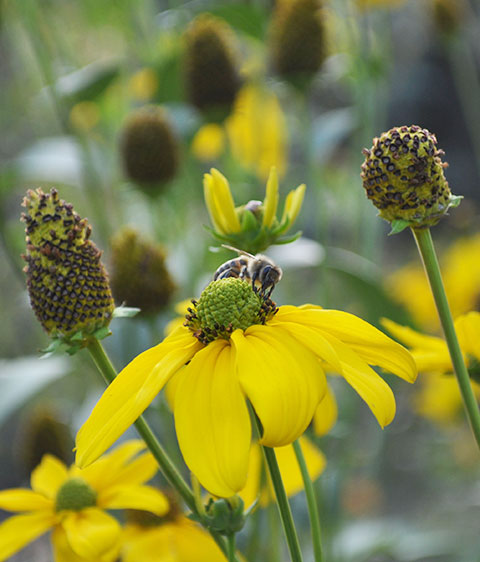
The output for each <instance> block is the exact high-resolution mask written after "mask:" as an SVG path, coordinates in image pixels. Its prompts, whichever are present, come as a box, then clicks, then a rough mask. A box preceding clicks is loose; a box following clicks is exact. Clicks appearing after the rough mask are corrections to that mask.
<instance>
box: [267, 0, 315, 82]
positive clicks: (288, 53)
mask: <svg viewBox="0 0 480 562" xmlns="http://www.w3.org/2000/svg"><path fill="white" fill-rule="evenodd" d="M270 49H271V57H272V63H273V67H274V69H275V70H276V72H278V74H280V75H281V76H284V77H286V78H295V77H304V78H309V77H311V76H312V75H313V74H315V73H316V72H317V71H318V70H319V69H320V67H321V65H322V63H323V60H324V58H325V53H326V46H325V31H324V26H323V21H322V13H321V4H320V2H319V0H280V1H279V2H278V4H277V8H276V10H275V13H274V16H273V20H272V24H271V40H270Z"/></svg>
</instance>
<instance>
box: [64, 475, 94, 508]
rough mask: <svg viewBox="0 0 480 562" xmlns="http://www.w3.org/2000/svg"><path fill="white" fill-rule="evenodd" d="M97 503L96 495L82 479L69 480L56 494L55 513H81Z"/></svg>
mask: <svg viewBox="0 0 480 562" xmlns="http://www.w3.org/2000/svg"><path fill="white" fill-rule="evenodd" d="M96 503H97V493H96V492H95V490H94V489H93V488H92V487H91V486H90V484H88V483H87V482H85V480H83V478H69V479H68V480H67V481H66V482H64V483H63V484H62V485H61V486H60V489H59V490H58V492H57V497H56V500H55V509H56V511H64V510H71V511H81V510H82V509H85V508H87V507H93V506H95V505H96Z"/></svg>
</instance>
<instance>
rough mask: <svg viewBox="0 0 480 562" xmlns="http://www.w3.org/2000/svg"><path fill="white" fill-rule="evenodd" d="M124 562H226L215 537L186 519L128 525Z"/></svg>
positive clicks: (122, 557) (123, 541) (123, 554)
mask: <svg viewBox="0 0 480 562" xmlns="http://www.w3.org/2000/svg"><path fill="white" fill-rule="evenodd" d="M121 540H122V552H121V560H122V562H139V561H141V562H226V558H225V556H224V555H223V553H222V552H221V551H220V549H219V548H218V546H217V545H216V544H215V542H214V540H213V539H212V537H211V536H210V535H209V534H208V533H206V532H205V531H203V530H202V529H201V528H200V527H199V526H198V525H197V524H196V523H194V522H193V521H190V519H187V518H186V517H184V516H181V517H178V518H177V519H175V520H174V521H167V522H166V523H161V524H160V525H154V526H148V527H143V526H141V525H136V524H132V523H128V524H127V525H126V526H125V529H124V531H123V536H122V539H121Z"/></svg>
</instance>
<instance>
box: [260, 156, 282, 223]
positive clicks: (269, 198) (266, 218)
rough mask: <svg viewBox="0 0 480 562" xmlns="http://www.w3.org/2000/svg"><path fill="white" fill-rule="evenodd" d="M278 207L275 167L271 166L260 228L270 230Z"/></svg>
mask: <svg viewBox="0 0 480 562" xmlns="http://www.w3.org/2000/svg"><path fill="white" fill-rule="evenodd" d="M277 206H278V175H277V169H276V168H275V166H272V168H271V170H270V175H269V176H268V180H267V192H266V195H265V200H264V202H263V220H262V226H264V227H266V228H270V227H271V226H272V223H273V220H274V219H275V216H276V214H277Z"/></svg>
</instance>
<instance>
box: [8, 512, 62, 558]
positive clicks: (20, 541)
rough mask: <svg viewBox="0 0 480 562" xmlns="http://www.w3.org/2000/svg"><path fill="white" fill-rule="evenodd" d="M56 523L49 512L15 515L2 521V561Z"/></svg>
mask: <svg viewBox="0 0 480 562" xmlns="http://www.w3.org/2000/svg"><path fill="white" fill-rule="evenodd" d="M54 524H55V516H54V514H52V513H48V512H44V511H42V512H38V513H27V514H24V515H14V516H13V517H10V518H9V519H7V520H6V521H4V522H3V523H0V561H3V560H7V559H8V558H10V556H12V555H13V554H15V553H16V552H18V551H19V550H21V549H22V548H23V547H24V546H26V545H27V544H28V543H29V542H32V541H33V540H35V539H36V538H37V537H39V536H40V535H43V533H45V532H46V531H48V529H50V527H52V526H53V525H54Z"/></svg>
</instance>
